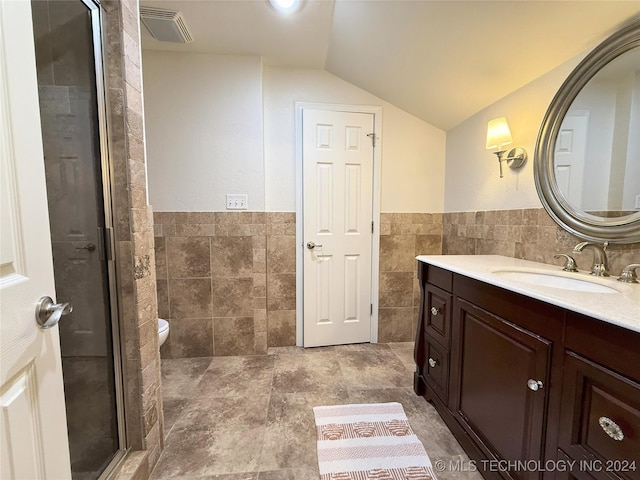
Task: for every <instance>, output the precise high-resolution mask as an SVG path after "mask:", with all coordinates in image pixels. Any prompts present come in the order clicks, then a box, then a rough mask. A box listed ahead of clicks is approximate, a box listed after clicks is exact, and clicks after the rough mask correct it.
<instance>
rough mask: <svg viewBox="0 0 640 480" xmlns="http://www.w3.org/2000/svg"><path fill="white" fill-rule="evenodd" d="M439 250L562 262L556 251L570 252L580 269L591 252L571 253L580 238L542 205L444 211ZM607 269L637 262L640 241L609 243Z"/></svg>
mask: <svg viewBox="0 0 640 480" xmlns="http://www.w3.org/2000/svg"><path fill="white" fill-rule="evenodd" d="M443 223H444V227H443V238H442V253H444V254H445V255H504V256H507V257H515V258H522V259H525V260H532V261H535V262H542V263H549V264H556V265H562V261H561V260H556V259H554V258H553V256H554V255H555V254H558V253H565V254H568V255H572V256H573V257H574V258H575V260H576V262H577V263H578V268H579V269H580V270H589V268H590V267H591V263H592V260H593V257H592V254H591V252H585V253H575V254H574V253H572V250H573V247H574V246H575V245H576V244H577V243H579V242H581V241H582V240H581V239H579V238H578V237H575V236H574V235H572V234H570V233H569V232H567V231H565V230H563V229H562V228H560V227H559V226H558V225H556V223H555V222H554V221H553V219H552V218H551V217H550V216H549V215H548V214H547V212H546V210H545V209H543V208H532V209H519V210H494V211H478V212H456V213H445V214H444V218H443ZM607 257H608V259H609V269H610V271H611V272H612V275H619V274H620V271H621V270H622V268H623V267H624V266H625V265H628V264H630V263H638V262H640V244H638V243H635V244H626V245H616V244H612V245H609V247H608V249H607Z"/></svg>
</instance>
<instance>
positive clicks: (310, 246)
mask: <svg viewBox="0 0 640 480" xmlns="http://www.w3.org/2000/svg"><path fill="white" fill-rule="evenodd" d="M316 247H322V245H317V244H316V243H314V242H307V248H308V249H309V250H313V249H314V248H316Z"/></svg>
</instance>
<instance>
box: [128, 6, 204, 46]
mask: <svg viewBox="0 0 640 480" xmlns="http://www.w3.org/2000/svg"><path fill="white" fill-rule="evenodd" d="M140 20H141V21H142V23H143V24H144V26H145V27H147V30H148V31H149V33H150V34H151V36H152V37H153V38H155V39H156V40H160V41H161V42H173V43H191V42H193V37H192V36H191V32H190V31H189V27H187V23H186V22H185V21H184V17H183V16H182V12H176V11H174V10H162V9H160V8H153V7H140Z"/></svg>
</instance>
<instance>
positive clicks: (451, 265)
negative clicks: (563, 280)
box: [416, 255, 640, 332]
mask: <svg viewBox="0 0 640 480" xmlns="http://www.w3.org/2000/svg"><path fill="white" fill-rule="evenodd" d="M416 259H417V260H419V261H421V262H424V263H428V264H430V265H434V266H436V267H441V268H444V269H446V270H450V271H452V272H455V273H459V274H460V275H464V276H466V277H469V278H474V279H476V280H480V281H482V282H486V283H489V284H491V285H495V286H497V287H502V288H504V289H506V290H511V291H512V292H517V293H521V294H523V295H526V296H528V297H532V298H536V299H538V300H542V301H543V302H547V303H550V304H552V305H557V306H558V307H563V308H566V309H568V310H573V311H574V312H579V313H582V314H585V315H588V316H590V317H594V318H597V319H600V320H603V321H605V322H608V323H611V324H614V325H619V326H621V327H624V328H628V329H629V330H634V331H636V332H640V283H623V282H618V281H617V280H616V277H606V278H602V277H594V276H592V275H590V274H589V273H588V272H584V271H580V272H563V271H562V267H561V266H556V265H548V264H546V263H537V262H530V261H528V260H520V259H517V258H511V257H503V256H500V255H418V256H417V257H416ZM500 271H502V272H505V271H515V272H533V273H544V274H552V275H554V276H558V277H568V278H574V279H580V280H583V279H584V280H586V281H589V282H595V283H597V284H600V285H605V286H608V287H611V288H614V289H616V290H618V292H619V293H593V292H581V291H574V290H566V289H564V288H554V287H550V286H546V285H544V286H543V285H536V284H533V283H529V282H524V281H518V280H513V279H511V278H507V276H503V275H500V273H499V272H500Z"/></svg>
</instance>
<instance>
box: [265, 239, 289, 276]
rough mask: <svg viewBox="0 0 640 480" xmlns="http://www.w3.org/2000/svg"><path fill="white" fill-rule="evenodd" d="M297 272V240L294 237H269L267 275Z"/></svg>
mask: <svg viewBox="0 0 640 480" xmlns="http://www.w3.org/2000/svg"><path fill="white" fill-rule="evenodd" d="M295 271H296V239H295V237H294V236H292V235H270V236H268V237H267V273H292V272H295Z"/></svg>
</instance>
